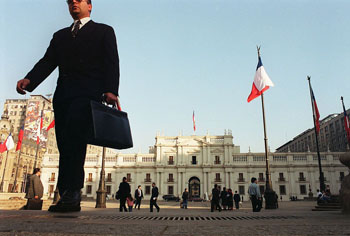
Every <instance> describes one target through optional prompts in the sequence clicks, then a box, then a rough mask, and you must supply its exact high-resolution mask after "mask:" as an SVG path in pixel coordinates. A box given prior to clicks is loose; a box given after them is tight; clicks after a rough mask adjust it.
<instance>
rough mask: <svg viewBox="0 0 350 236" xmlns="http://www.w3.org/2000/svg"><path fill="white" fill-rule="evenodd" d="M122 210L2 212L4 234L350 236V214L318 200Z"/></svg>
mask: <svg viewBox="0 0 350 236" xmlns="http://www.w3.org/2000/svg"><path fill="white" fill-rule="evenodd" d="M143 203H144V204H143V207H142V208H141V210H139V211H138V210H134V211H133V212H119V211H118V210H117V208H118V207H119V204H118V203H116V202H108V203H107V208H106V209H95V208H94V207H95V203H94V202H83V203H82V211H81V212H79V213H69V214H68V213H64V214H63V213H49V212H47V211H13V210H11V211H6V210H0V235H21V236H22V235H40V236H41V235H48V236H56V235H59V236H61V235H133V236H135V235H137V236H138V235H178V236H189V235H211V236H215V235H220V236H222V235H350V216H348V215H343V214H341V213H340V212H339V211H334V212H313V211H311V209H312V208H313V207H314V206H315V203H314V202H282V203H280V208H279V209H276V210H264V209H263V210H262V211H261V212H258V213H256V212H254V213H253V212H251V208H250V203H249V202H245V203H244V204H243V207H242V208H241V209H240V210H234V211H222V212H213V213H212V212H210V211H209V202H204V203H190V204H189V209H187V210H184V209H180V208H179V205H178V203H175V202H169V203H166V202H160V207H161V210H160V212H159V213H157V212H153V213H151V212H149V209H148V205H147V204H146V203H148V201H143Z"/></svg>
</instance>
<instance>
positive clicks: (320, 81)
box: [0, 0, 350, 152]
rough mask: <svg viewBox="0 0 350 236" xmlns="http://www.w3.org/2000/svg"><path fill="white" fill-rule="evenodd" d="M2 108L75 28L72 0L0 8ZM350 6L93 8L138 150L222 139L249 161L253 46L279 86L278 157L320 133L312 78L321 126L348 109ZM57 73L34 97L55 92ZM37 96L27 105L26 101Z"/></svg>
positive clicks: (255, 122) (254, 116)
mask: <svg viewBox="0 0 350 236" xmlns="http://www.w3.org/2000/svg"><path fill="white" fill-rule="evenodd" d="M0 2H1V15H0V29H1V31H0V32H1V36H0V52H1V54H0V79H1V87H0V104H1V105H0V109H1V111H2V109H3V103H4V102H5V99H9V98H21V97H22V96H20V95H18V94H16V92H15V84H16V81H17V80H19V79H21V78H23V77H24V76H25V74H26V73H27V72H28V71H29V70H30V69H31V68H32V67H33V65H34V64H35V63H36V62H37V61H38V60H39V59H40V58H41V57H42V56H43V54H44V52H45V50H46V48H47V46H48V44H49V41H50V39H51V38H52V34H53V33H54V32H56V31H57V30H59V29H61V28H63V27H67V26H69V25H70V24H71V23H72V19H71V17H70V15H69V13H68V8H67V4H66V2H65V1H64V0H50V1H48V0H0ZM349 9H350V1H348V0H328V1H324V0H314V1H309V0H293V1H292V0H291V1H286V0H278V1H271V0H269V1H267V0H266V1H263V0H246V1H234V0H128V1H125V0H93V11H92V16H91V17H92V19H93V20H94V21H96V22H101V23H105V24H108V25H111V26H113V28H114V29H115V32H116V35H117V41H118V48H119V55H120V67H121V77H120V97H121V103H122V108H123V109H124V110H125V111H127V112H128V114H129V119H130V123H131V128H132V132H133V138H134V146H135V148H133V149H131V150H129V151H123V152H138V151H141V152H147V151H148V146H151V145H153V144H154V137H155V135H156V133H157V132H158V131H159V132H161V133H162V134H164V135H168V136H176V135H178V134H179V133H180V132H182V133H183V134H184V135H193V133H194V132H193V128H192V127H193V126H192V112H193V110H194V111H195V115H196V126H197V131H196V134H197V135H205V134H206V133H207V131H208V132H209V134H212V135H222V134H223V133H224V130H225V129H231V130H232V133H233V136H234V143H235V144H236V145H239V146H241V152H247V151H248V148H249V147H250V148H251V151H252V152H263V151H264V141H263V124H262V112H261V100H260V98H259V99H255V100H253V101H252V102H250V103H247V101H246V100H247V97H248V95H249V93H250V91H251V86H252V83H253V78H254V74H255V69H256V65H257V53H256V45H261V55H262V61H263V64H264V66H265V69H266V71H267V73H268V74H269V76H270V78H271V80H272V81H273V83H274V84H275V87H273V88H270V89H269V90H268V91H267V92H266V93H265V96H264V98H265V110H266V119H267V134H268V138H269V146H270V148H271V151H274V150H275V149H276V148H277V147H279V146H280V145H282V144H284V143H285V142H286V141H288V140H290V139H292V138H293V137H294V136H296V135H298V134H299V133H301V132H303V131H304V130H306V129H308V128H311V127H312V126H313V121H312V113H311V103H310V96H309V90H308V83H307V80H306V76H307V75H310V76H311V82H312V85H313V90H314V93H315V97H316V100H317V103H318V107H319V110H320V114H321V118H323V117H325V116H327V115H328V114H331V113H339V112H341V111H342V107H341V102H340V96H344V100H345V105H346V106H347V108H349V107H350V94H349V91H350V84H349V81H350V80H349V78H348V76H349V74H348V69H349V64H350V63H349V62H350V60H349V57H350V26H349V25H350V24H349V23H350V14H349ZM57 74H58V73H57V70H56V71H55V72H54V73H52V75H51V76H50V77H48V78H47V80H46V81H45V82H44V83H43V84H42V85H40V87H38V88H37V89H36V91H34V92H33V94H43V95H45V94H50V93H53V92H54V88H55V84H56V81H57ZM27 97H28V96H27Z"/></svg>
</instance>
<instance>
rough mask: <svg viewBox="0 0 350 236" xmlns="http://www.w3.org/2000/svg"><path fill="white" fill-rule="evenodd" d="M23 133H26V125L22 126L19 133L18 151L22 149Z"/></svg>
mask: <svg viewBox="0 0 350 236" xmlns="http://www.w3.org/2000/svg"><path fill="white" fill-rule="evenodd" d="M23 134H24V126H22V127H21V130H20V131H19V134H18V141H17V146H16V151H18V150H20V149H21V146H22V141H23Z"/></svg>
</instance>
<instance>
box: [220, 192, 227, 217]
mask: <svg viewBox="0 0 350 236" xmlns="http://www.w3.org/2000/svg"><path fill="white" fill-rule="evenodd" d="M220 197H221V205H222V208H223V210H224V211H226V208H227V191H226V188H225V187H223V188H222V191H221V194H220Z"/></svg>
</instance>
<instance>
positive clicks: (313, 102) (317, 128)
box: [310, 84, 320, 133]
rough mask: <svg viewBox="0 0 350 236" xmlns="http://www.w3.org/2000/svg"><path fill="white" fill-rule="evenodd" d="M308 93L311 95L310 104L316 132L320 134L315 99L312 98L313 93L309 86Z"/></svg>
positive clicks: (318, 114)
mask: <svg viewBox="0 0 350 236" xmlns="http://www.w3.org/2000/svg"><path fill="white" fill-rule="evenodd" d="M310 93H311V103H312V113H313V114H312V115H313V116H314V121H315V127H316V132H317V133H320V113H319V112H318V108H317V103H316V99H315V96H314V92H313V91H312V87H311V84H310Z"/></svg>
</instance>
